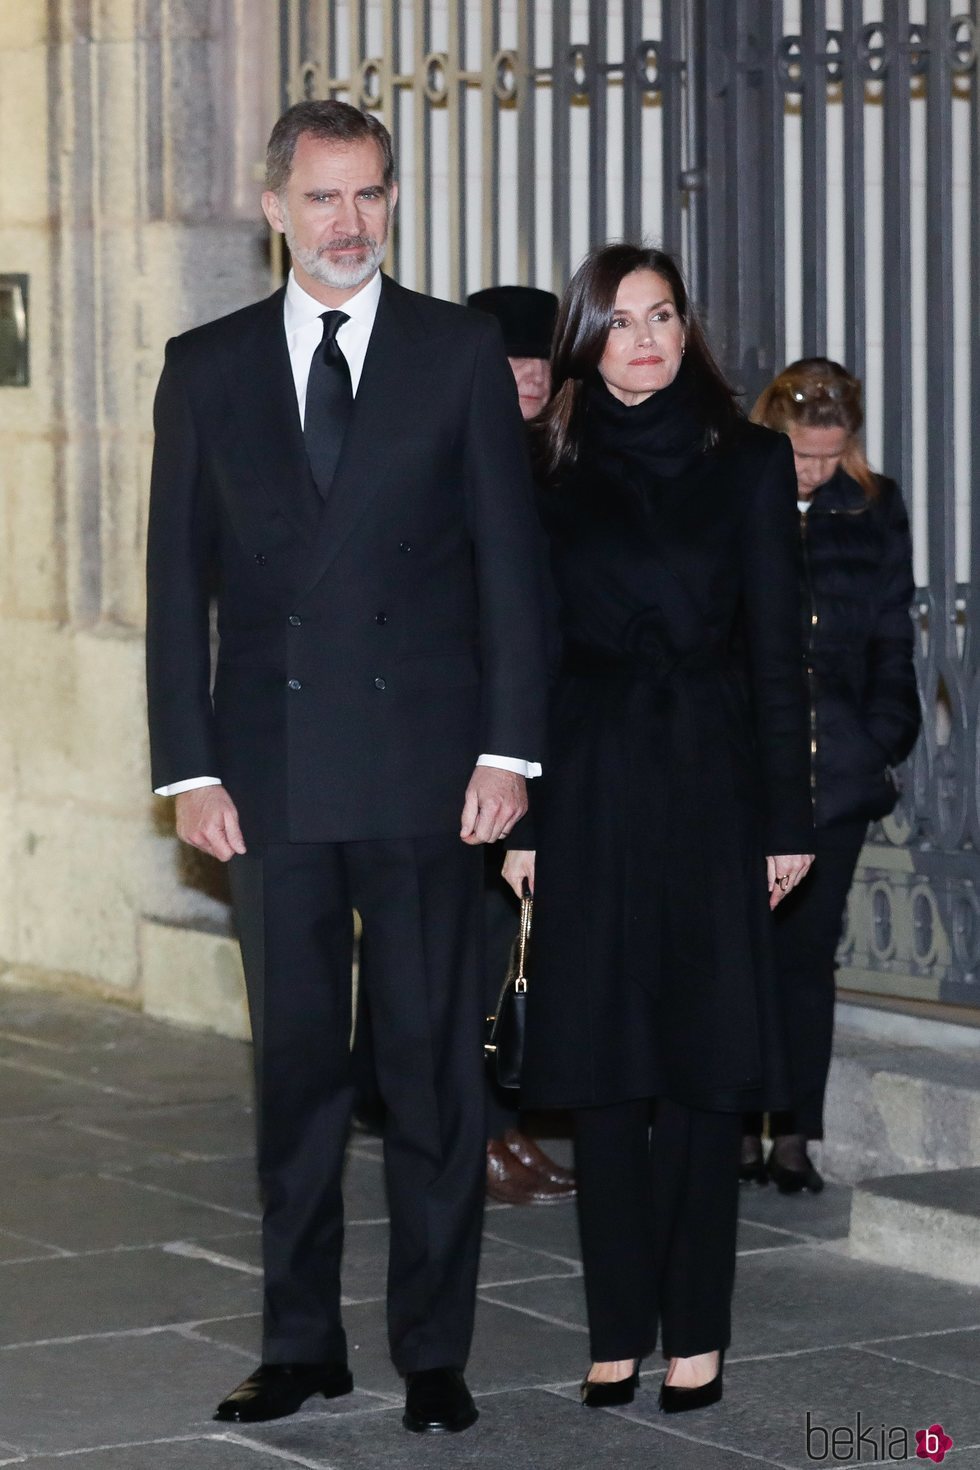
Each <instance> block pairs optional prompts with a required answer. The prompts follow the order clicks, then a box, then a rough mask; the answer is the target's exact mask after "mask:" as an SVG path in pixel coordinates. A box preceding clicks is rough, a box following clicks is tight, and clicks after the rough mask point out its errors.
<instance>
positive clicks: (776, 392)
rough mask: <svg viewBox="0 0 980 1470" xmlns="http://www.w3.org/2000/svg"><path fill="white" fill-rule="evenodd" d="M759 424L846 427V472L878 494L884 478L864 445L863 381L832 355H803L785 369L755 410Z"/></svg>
mask: <svg viewBox="0 0 980 1470" xmlns="http://www.w3.org/2000/svg"><path fill="white" fill-rule="evenodd" d="M749 417H750V418H751V420H752V422H753V423H754V424H765V426H766V428H768V429H778V430H779V431H780V432H782V433H786V432H787V431H788V430H789V429H792V428H796V427H799V428H805V429H845V430H846V431H847V443H846V445H845V446H844V452H843V454H842V455H841V467H842V468H843V470H844V472H845V473H846V474H848V475H850V477H851V479H852V480H856V481H857V483H858V484H859V485H860V486H861V489H862V490H863V491H864V493H865V495H866V496H867V497H868V498H869V499H872V498H873V497H874V496H876V495H877V494H878V479H877V476H876V475H875V473H874V471H873V470H872V468H871V466H870V465H869V464H868V461H867V459H866V457H865V453H864V448H863V446H862V444H861V437H860V436H861V430H862V428H863V427H864V394H863V393H862V390H861V384H860V382H859V380H858V379H857V378H855V377H852V375H851V374H850V373H849V372H848V371H847V369H846V368H844V367H841V365H840V363H839V362H831V360H830V358H829V357H803V358H801V359H800V360H799V362H791V363H790V365H789V367H785V368H783V371H782V372H781V373H780V374H779V376H778V377H775V378H773V380H772V382H771V383H770V384H769V386H768V387H767V388H763V390H762V392H761V393H760V394H759V397H758V398H757V399H756V401H755V407H754V408H753V409H752V412H751V414H750V415H749Z"/></svg>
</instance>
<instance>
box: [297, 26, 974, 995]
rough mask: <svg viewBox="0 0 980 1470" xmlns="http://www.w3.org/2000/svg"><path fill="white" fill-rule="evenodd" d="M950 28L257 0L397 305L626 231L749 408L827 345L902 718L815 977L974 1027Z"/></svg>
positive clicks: (966, 178) (962, 404)
mask: <svg viewBox="0 0 980 1470" xmlns="http://www.w3.org/2000/svg"><path fill="white" fill-rule="evenodd" d="M978 8H980V0H970V3H969V5H967V4H965V3H964V0H952V3H950V0H929V3H928V5H927V6H925V7H924V8H923V7H919V10H918V14H919V15H922V14H924V15H925V20H924V21H920V20H918V19H913V16H912V14H911V13H910V3H909V0H879V3H878V4H876V5H875V6H874V8H872V6H871V4H870V3H867V4H865V3H863V0H838V3H837V4H835V5H834V6H833V13H832V21H833V23H832V24H828V12H829V11H830V10H831V7H830V6H828V5H827V4H826V3H825V0H800V3H799V6H798V7H796V10H797V14H798V15H799V18H800V23H799V26H798V28H793V29H790V27H789V26H788V25H787V24H786V23H785V18H784V7H783V4H782V0H725V4H724V5H721V4H718V3H715V0H660V4H659V5H658V6H656V7H654V6H650V5H647V4H644V3H641V0H608V3H607V0H560V3H554V4H547V5H546V4H540V5H539V4H537V3H535V0H513V3H511V4H505V3H502V0H449V3H448V4H446V3H441V4H436V3H432V0H348V3H346V4H343V5H341V4H332V3H330V0H280V17H281V23H280V36H281V77H282V100H283V103H284V104H288V103H289V102H292V101H295V100H297V99H298V98H300V97H304V96H308V95H330V96H342V97H346V98H348V99H350V100H353V101H354V102H356V103H357V104H358V105H360V106H362V107H366V108H370V109H374V110H376V111H378V112H379V114H381V115H382V116H383V117H384V120H385V121H386V123H387V124H388V126H389V127H390V129H391V131H392V133H393V136H394V142H395V148H396V154H397V156H399V158H400V159H401V162H402V204H401V205H400V211H401V219H400V222H399V224H398V227H397V231H396V236H395V239H394V241H393V250H392V256H391V260H390V267H391V269H392V270H393V272H394V273H395V274H396V275H397V276H398V277H399V279H402V280H404V281H405V282H406V284H409V285H414V286H416V287H417V288H418V289H421V290H425V291H435V292H436V293H437V294H443V295H448V296H450V297H452V298H454V299H461V298H462V297H463V296H464V295H465V294H467V293H468V292H469V291H472V290H476V289H477V288H478V287H480V286H484V285H491V284H494V283H495V282H497V281H499V280H502V279H506V280H509V281H523V282H526V283H529V284H536V285H542V286H552V287H553V288H554V289H555V290H558V291H561V290H562V289H563V287H564V285H565V283H566V282H567V280H568V277H569V275H570V273H571V270H572V269H573V268H574V265H575V264H576V262H577V260H578V258H579V257H580V256H581V254H582V253H583V252H584V250H585V249H586V248H587V247H588V246H589V245H590V244H592V243H594V242H599V241H603V240H606V239H609V238H623V237H625V238H639V237H644V236H645V237H648V238H654V239H656V240H658V241H662V242H663V243H664V244H665V245H666V246H667V247H668V248H669V249H672V250H675V251H679V252H680V253H681V255H682V257H683V259H684V261H685V264H686V268H687V273H688V276H689V278H690V280H691V283H692V289H693V293H694V296H695V299H696V300H697V301H698V303H699V305H700V307H701V310H702V312H703V313H704V314H705V316H706V318H707V321H708V326H709V330H710V333H711V336H712V340H713V343H714V344H715V345H716V347H717V349H718V351H719V355H720V356H721V358H722V360H723V361H724V363H725V365H726V367H727V370H728V371H729V373H730V374H731V375H732V376H733V378H734V379H735V380H736V381H737V382H738V383H739V384H740V386H741V387H742V389H743V390H744V391H745V393H746V395H747V397H748V398H749V400H751V399H752V398H753V397H754V396H755V394H756V393H757V392H758V390H759V389H760V388H761V387H762V385H763V384H764V383H765V382H766V381H767V380H768V379H769V377H771V376H772V375H773V374H774V373H775V372H777V371H778V370H779V369H780V368H781V367H782V366H783V364H784V363H785V361H786V360H787V358H788V357H795V356H809V355H813V354H817V353H824V352H830V353H831V354H832V355H834V356H838V357H840V358H842V359H843V360H844V361H845V362H846V363H847V364H848V366H849V367H850V368H851V370H852V371H854V372H855V373H857V375H858V376H860V377H862V378H863V379H864V380H865V382H866V385H867V390H868V439H869V449H870V452H871V458H872V460H873V461H874V462H876V463H878V464H880V466H881V468H882V469H883V471H884V472H885V473H887V474H889V475H892V476H893V477H894V478H896V479H897V480H898V481H899V482H900V484H901V485H902V486H903V489H904V492H905V496H906V500H907V502H908V503H909V506H910V510H911V511H912V514H913V523H914V531H915V540H916V565H917V576H918V581H919V582H920V584H921V585H920V588H919V592H918V594H917V602H916V607H915V609H914V618H915V625H916V634H917V637H916V659H917V666H918V673H919V680H920V691H921V697H922V704H923V710H924V717H925V725H924V731H923V736H922V738H921V740H920V742H919V745H918V746H917V748H916V751H915V753H914V755H913V758H912V760H911V761H910V762H909V765H908V766H907V768H906V769H905V770H904V771H903V772H902V773H901V779H902V784H903V795H902V798H901V801H900V804H899V807H898V808H897V810H896V812H895V813H894V814H893V815H892V816H891V817H889V818H888V819H887V820H886V821H885V822H882V823H879V824H877V825H876V826H875V828H874V829H873V832H872V834H871V837H870V841H869V843H868V845H867V846H866V848H865V851H864V854H863V858H862V864H861V867H860V869H859V873H858V879H857V882H856V884H855V887H854V890H853V892H852V895H851V902H850V907H849V918H848V925H847V933H846V935H845V937H844V940H843V942H842V946H841V953H840V959H841V966H842V969H841V979H842V981H843V983H845V984H846V985H848V986H850V987H851V988H853V989H857V990H870V991H879V992H886V993H892V994H900V995H909V996H919V997H924V998H930V999H943V1000H949V1001H955V1002H958V1003H961V1004H967V1005H980V855H978V854H980V514H977V515H971V514H970V504H969V502H970V490H971V487H972V486H973V485H980V438H978V435H977V425H978V424H980V184H978V179H980V85H978V69H977V52H978V44H977V37H978V23H980V14H978ZM654 19H656V20H658V25H657V26H654V25H653V24H652V22H653V20H654ZM657 31H659V34H657V33H656V32H657ZM964 158H965V159H966V163H965V166H963V167H960V165H959V163H958V159H964ZM957 170H959V171H958V172H957ZM954 178H955V180H956V187H955V189H954ZM922 180H924V183H923V182H922ZM957 198H958V199H959V200H960V201H961V202H960V203H959V204H957V202H956V200H957ZM545 205H547V207H545ZM967 219H968V221H969V227H968V230H967V228H966V221H967ZM964 242H965V243H964ZM962 323H968V324H969V327H968V330H967V331H965V332H964V330H963V329H962V328H961V327H960V325H959V324H962Z"/></svg>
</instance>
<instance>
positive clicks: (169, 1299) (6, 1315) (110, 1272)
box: [0, 1247, 261, 1435]
mask: <svg viewBox="0 0 980 1470" xmlns="http://www.w3.org/2000/svg"><path fill="white" fill-rule="evenodd" d="M3 1283H4V1296H3V1318H2V1321H0V1343H2V1344H4V1345H9V1344H12V1343H36V1342H38V1341H42V1340H45V1339H51V1338H59V1337H74V1336H76V1335H81V1334H86V1335H87V1334H96V1333H109V1332H128V1331H132V1330H133V1329H134V1328H135V1329H138V1328H147V1327H150V1328H159V1327H164V1326H168V1325H171V1324H174V1323H182V1322H194V1321H200V1320H201V1319H202V1318H207V1317H224V1316H227V1315H231V1314H238V1313H240V1312H254V1311H256V1310H257V1309H258V1307H259V1305H260V1300H261V1287H260V1284H259V1282H258V1279H257V1278H256V1277H254V1276H246V1275H244V1274H243V1273H242V1272H241V1271H230V1270H228V1268H227V1267H225V1266H220V1265H215V1264H213V1263H211V1262H209V1261H204V1260H200V1259H193V1258H188V1257H186V1256H176V1255H174V1254H173V1253H172V1252H169V1253H168V1252H167V1251H163V1250H158V1249H155V1248H152V1247H151V1248H147V1249H145V1250H132V1251H105V1252H101V1251H100V1252H98V1253H96V1254H94V1255H82V1256H57V1257H55V1258H54V1259H50V1260H43V1261H22V1262H18V1263H16V1264H10V1265H7V1266H5V1267H4V1268H3ZM3 1397H4V1402H5V1403H6V1402H8V1401H9V1400H8V1395H7V1394H6V1393H5V1394H4V1396H3ZM109 1398H110V1399H111V1395H110V1396H109ZM182 1411H183V1413H184V1414H185V1415H186V1412H187V1406H186V1404H184V1405H183V1408H182ZM2 1433H3V1429H2V1425H0V1435H2Z"/></svg>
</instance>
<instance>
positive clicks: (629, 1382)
mask: <svg viewBox="0 0 980 1470" xmlns="http://www.w3.org/2000/svg"><path fill="white" fill-rule="evenodd" d="M639 1381H640V1360H639V1358H637V1360H636V1367H635V1368H634V1369H633V1371H632V1373H631V1374H630V1376H629V1377H628V1378H617V1379H616V1381H615V1382H614V1383H593V1381H592V1380H591V1379H590V1378H586V1379H585V1381H584V1382H583V1384H582V1387H581V1389H580V1390H579V1392H580V1393H581V1395H582V1406H583V1408H586V1409H618V1408H619V1406H620V1404H631V1403H632V1402H633V1398H634V1396H635V1394H636V1388H637V1384H638V1383H639Z"/></svg>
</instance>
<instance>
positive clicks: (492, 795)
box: [459, 766, 527, 847]
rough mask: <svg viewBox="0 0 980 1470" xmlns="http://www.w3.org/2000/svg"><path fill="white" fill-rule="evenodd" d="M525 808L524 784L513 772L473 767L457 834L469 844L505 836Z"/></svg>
mask: <svg viewBox="0 0 980 1470" xmlns="http://www.w3.org/2000/svg"><path fill="white" fill-rule="evenodd" d="M526 811H527V784H526V782H525V780H524V777H523V776H518V775H516V774H515V773H514V772H513V771H501V770H498V768H497V767H496V766H477V767H476V769H475V771H474V772H473V774H472V776H471V777H470V784H469V785H468V786H467V788H466V799H465V801H464V802H463V819H462V829H461V831H460V834H459V835H460V837H461V838H462V839H463V841H464V842H466V843H468V844H469V846H470V847H476V846H477V845H478V844H479V843H481V842H496V841H497V838H498V837H506V836H507V834H508V832H509V831H510V829H511V827H513V825H514V823H515V822H517V821H519V820H520V818H521V817H523V815H524V813H525V812H526Z"/></svg>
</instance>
